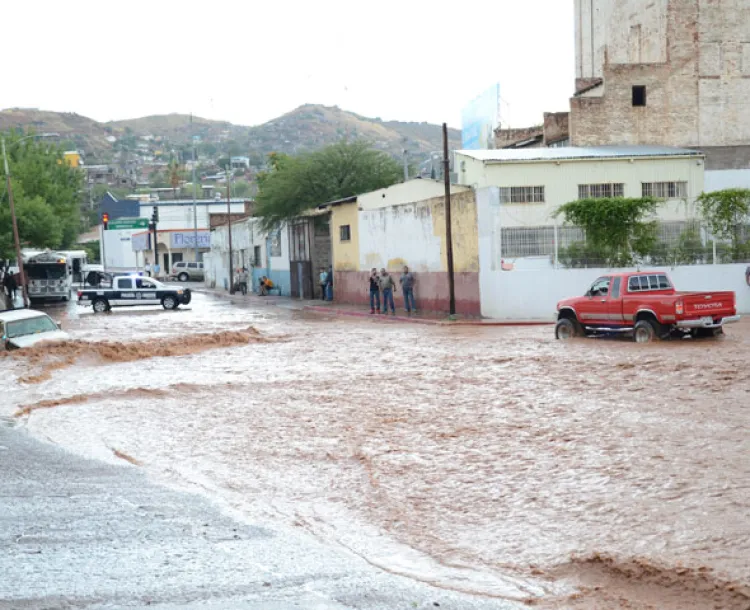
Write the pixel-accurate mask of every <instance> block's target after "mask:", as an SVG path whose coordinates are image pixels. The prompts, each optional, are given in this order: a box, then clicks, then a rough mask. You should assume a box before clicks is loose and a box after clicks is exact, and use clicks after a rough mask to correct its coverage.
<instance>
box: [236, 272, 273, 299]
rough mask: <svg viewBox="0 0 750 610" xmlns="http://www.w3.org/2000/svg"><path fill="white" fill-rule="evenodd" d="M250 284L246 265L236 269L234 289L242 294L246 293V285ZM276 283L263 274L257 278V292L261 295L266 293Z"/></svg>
mask: <svg viewBox="0 0 750 610" xmlns="http://www.w3.org/2000/svg"><path fill="white" fill-rule="evenodd" d="M249 285H250V272H249V271H248V270H247V267H242V269H238V270H237V284H236V289H237V290H239V291H240V292H241V293H242V294H243V296H244V295H246V294H247V290H248V286H249ZM275 287H276V284H274V283H273V280H271V279H270V278H269V277H266V276H265V275H264V276H262V277H261V278H260V280H258V294H259V295H260V296H262V297H264V296H267V295H268V291H269V290H271V289H272V288H275Z"/></svg>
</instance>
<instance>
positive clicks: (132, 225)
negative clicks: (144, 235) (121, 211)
mask: <svg viewBox="0 0 750 610" xmlns="http://www.w3.org/2000/svg"><path fill="white" fill-rule="evenodd" d="M107 228H108V230H110V231H124V230H127V229H148V218H116V219H114V220H110V221H109V225H108V227H107Z"/></svg>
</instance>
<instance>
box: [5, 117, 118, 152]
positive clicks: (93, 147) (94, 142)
mask: <svg viewBox="0 0 750 610" xmlns="http://www.w3.org/2000/svg"><path fill="white" fill-rule="evenodd" d="M9 129H23V130H29V129H33V130H34V131H35V132H36V133H57V134H60V142H61V144H62V145H63V147H64V148H66V149H78V150H80V149H83V150H85V151H86V152H87V153H88V154H89V155H92V156H94V157H99V156H106V155H107V154H111V151H112V144H111V143H110V142H108V141H107V140H106V138H107V136H108V135H109V133H107V131H106V128H105V126H104V125H103V124H102V123H99V122H97V121H95V120H93V119H89V118H88V117H85V116H81V115H80V114H75V113H73V112H53V111H49V110H38V109H36V108H8V109H6V110H2V111H0V131H7V130H9Z"/></svg>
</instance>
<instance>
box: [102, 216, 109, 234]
mask: <svg viewBox="0 0 750 610" xmlns="http://www.w3.org/2000/svg"><path fill="white" fill-rule="evenodd" d="M102 225H103V226H104V230H105V231H106V230H107V227H108V226H109V214H106V213H105V214H102Z"/></svg>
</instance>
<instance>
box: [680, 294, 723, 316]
mask: <svg viewBox="0 0 750 610" xmlns="http://www.w3.org/2000/svg"><path fill="white" fill-rule="evenodd" d="M681 298H682V302H683V303H684V304H685V314H684V317H686V318H693V317H695V318H701V317H704V316H711V317H712V318H721V317H724V316H733V315H734V314H735V312H736V307H735V297H734V292H689V293H685V294H683V295H682V296H681Z"/></svg>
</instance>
